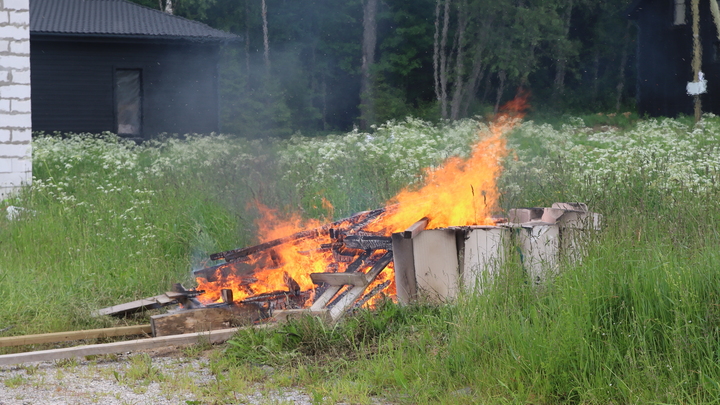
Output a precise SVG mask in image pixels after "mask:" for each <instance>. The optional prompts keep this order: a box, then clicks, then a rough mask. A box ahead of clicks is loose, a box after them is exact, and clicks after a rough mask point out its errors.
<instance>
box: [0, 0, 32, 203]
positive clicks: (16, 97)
mask: <svg viewBox="0 0 720 405" xmlns="http://www.w3.org/2000/svg"><path fill="white" fill-rule="evenodd" d="M31 140H32V121H31V112H30V6H29V0H0V201H1V200H2V199H3V198H5V197H7V196H8V195H9V194H10V193H11V192H13V191H14V190H17V188H18V187H19V186H20V185H22V184H29V183H30V182H31V180H32V159H31V158H32V154H31V144H30V143H31Z"/></svg>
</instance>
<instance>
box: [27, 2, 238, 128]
mask: <svg viewBox="0 0 720 405" xmlns="http://www.w3.org/2000/svg"><path fill="white" fill-rule="evenodd" d="M237 39H238V37H237V36H235V35H233V34H230V33H226V32H223V31H219V30H216V29H213V28H210V27H208V26H207V25H204V24H201V23H199V22H196V21H190V20H187V19H184V18H181V17H177V16H173V15H169V14H166V13H163V12H161V11H159V10H154V9H150V8H147V7H143V6H140V5H137V4H134V3H131V2H129V1H126V0H30V51H31V52H30V55H31V57H30V61H31V71H32V111H33V121H32V123H33V131H44V132H54V131H60V132H76V133H77V132H90V133H99V132H103V131H110V132H114V133H118V134H120V135H124V136H128V137H133V138H136V139H146V138H148V137H151V136H153V135H156V134H158V133H163V132H166V133H183V134H184V133H210V132H217V131H218V130H219V93H218V61H219V55H220V47H221V45H222V44H223V43H224V42H226V41H234V40H237Z"/></svg>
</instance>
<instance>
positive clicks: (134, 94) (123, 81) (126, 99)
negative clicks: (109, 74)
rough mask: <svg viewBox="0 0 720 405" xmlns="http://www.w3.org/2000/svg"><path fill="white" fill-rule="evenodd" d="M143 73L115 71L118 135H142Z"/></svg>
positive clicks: (124, 70)
mask: <svg viewBox="0 0 720 405" xmlns="http://www.w3.org/2000/svg"><path fill="white" fill-rule="evenodd" d="M141 73H142V71H141V70H140V69H117V70H116V71H115V106H116V110H115V113H116V117H117V133H118V134H119V135H140V134H141V132H142V75H141Z"/></svg>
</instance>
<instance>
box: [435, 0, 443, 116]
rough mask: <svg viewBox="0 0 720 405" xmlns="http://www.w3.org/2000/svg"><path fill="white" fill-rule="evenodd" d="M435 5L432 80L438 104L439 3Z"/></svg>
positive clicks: (439, 97)
mask: <svg viewBox="0 0 720 405" xmlns="http://www.w3.org/2000/svg"><path fill="white" fill-rule="evenodd" d="M441 2H442V0H437V2H436V3H435V38H434V42H433V79H434V80H435V99H437V101H438V103H442V95H441V93H440V66H439V62H438V61H439V59H440V3H441Z"/></svg>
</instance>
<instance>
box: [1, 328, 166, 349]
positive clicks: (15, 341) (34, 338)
mask: <svg viewBox="0 0 720 405" xmlns="http://www.w3.org/2000/svg"><path fill="white" fill-rule="evenodd" d="M151 332H152V329H151V327H150V325H137V326H121V327H117V328H104V329H90V330H77V331H71V332H55V333H43V334H39V335H25V336H10V337H4V338H0V347H9V346H23V345H37V344H42V343H56V342H67V341H70V340H83V339H100V338H107V337H114V336H132V335H149V334H150V333H151Z"/></svg>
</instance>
